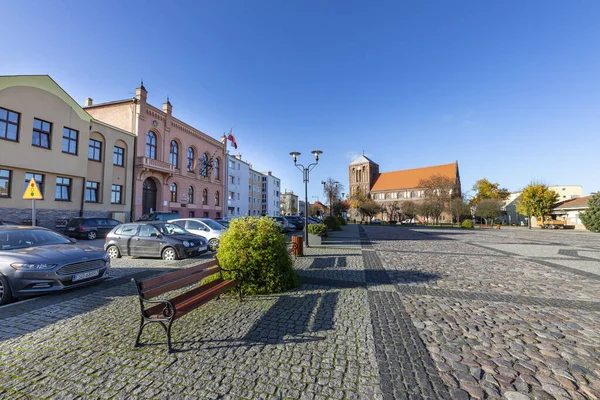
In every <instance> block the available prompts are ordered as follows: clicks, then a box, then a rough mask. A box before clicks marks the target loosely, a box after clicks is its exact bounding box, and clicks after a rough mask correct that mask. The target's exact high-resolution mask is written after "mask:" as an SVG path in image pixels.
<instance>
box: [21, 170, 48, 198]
mask: <svg viewBox="0 0 600 400" xmlns="http://www.w3.org/2000/svg"><path fill="white" fill-rule="evenodd" d="M31 178H33V179H34V180H35V183H37V185H38V189H40V193H41V194H42V196H43V195H44V175H42V174H33V173H31V172H25V184H24V185H23V191H25V190H26V189H27V186H29V181H31Z"/></svg>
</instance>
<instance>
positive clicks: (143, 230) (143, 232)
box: [138, 225, 158, 237]
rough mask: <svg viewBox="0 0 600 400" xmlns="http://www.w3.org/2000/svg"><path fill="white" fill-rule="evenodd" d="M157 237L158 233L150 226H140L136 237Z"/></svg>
mask: <svg viewBox="0 0 600 400" xmlns="http://www.w3.org/2000/svg"><path fill="white" fill-rule="evenodd" d="M157 235H158V231H157V230H156V228H155V227H153V226H152V225H140V232H139V233H138V236H142V237H152V236H157Z"/></svg>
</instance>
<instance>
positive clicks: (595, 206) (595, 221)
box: [579, 192, 600, 233]
mask: <svg viewBox="0 0 600 400" xmlns="http://www.w3.org/2000/svg"><path fill="white" fill-rule="evenodd" d="M579 218H580V219H581V222H582V223H583V225H584V226H585V227H586V229H587V230H588V231H590V232H596V233H600V192H598V193H595V194H593V195H592V197H590V200H589V201H588V209H587V210H585V211H584V212H582V213H580V214H579Z"/></svg>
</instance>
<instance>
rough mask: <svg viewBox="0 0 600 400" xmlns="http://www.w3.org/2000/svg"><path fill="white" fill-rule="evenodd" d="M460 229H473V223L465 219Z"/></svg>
mask: <svg viewBox="0 0 600 400" xmlns="http://www.w3.org/2000/svg"><path fill="white" fill-rule="evenodd" d="M460 227H461V228H465V229H473V221H472V220H470V219H465V220H464V221H463V222H462V224H460Z"/></svg>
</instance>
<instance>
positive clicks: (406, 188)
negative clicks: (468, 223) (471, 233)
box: [348, 155, 461, 220]
mask: <svg viewBox="0 0 600 400" xmlns="http://www.w3.org/2000/svg"><path fill="white" fill-rule="evenodd" d="M434 175H441V176H445V177H448V178H450V179H452V180H453V181H454V182H455V184H454V185H455V186H454V189H452V197H459V196H461V188H460V174H459V172H458V161H456V162H454V163H451V164H443V165H434V166H430V167H422V168H414V169H405V170H399V171H392V172H379V165H378V164H377V163H376V162H374V161H372V160H370V159H369V158H368V157H366V156H364V155H361V156H359V157H358V158H357V159H356V160H354V161H352V162H351V163H350V165H349V166H348V176H349V180H350V195H352V194H353V193H355V192H356V190H357V189H359V188H360V190H361V191H362V192H363V193H366V194H367V195H369V196H370V197H371V198H372V199H374V200H375V201H376V202H377V203H379V204H381V205H382V206H383V205H385V204H386V203H391V202H399V203H400V204H402V201H407V200H414V201H415V202H418V201H420V200H423V199H424V197H425V190H424V189H423V188H422V187H420V186H419V184H420V181H421V180H422V179H428V178H430V177H432V176H434ZM349 217H350V218H357V219H360V218H361V217H360V215H358V214H353V215H349ZM377 217H378V218H381V219H384V220H385V219H386V215H385V214H384V215H381V214H380V215H379V216H377ZM442 218H445V219H448V220H449V218H450V217H449V216H448V215H443V216H442Z"/></svg>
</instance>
